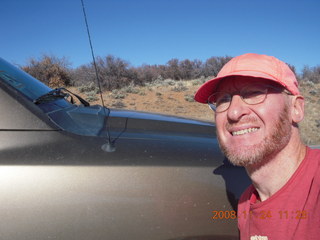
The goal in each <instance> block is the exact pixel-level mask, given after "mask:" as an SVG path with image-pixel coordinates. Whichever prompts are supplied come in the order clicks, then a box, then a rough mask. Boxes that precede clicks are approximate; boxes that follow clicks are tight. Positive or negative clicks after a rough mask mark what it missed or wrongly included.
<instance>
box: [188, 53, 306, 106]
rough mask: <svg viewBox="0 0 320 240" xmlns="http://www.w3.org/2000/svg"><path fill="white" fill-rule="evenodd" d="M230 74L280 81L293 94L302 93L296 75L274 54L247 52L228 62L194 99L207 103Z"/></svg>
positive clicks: (200, 89)
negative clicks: (273, 55)
mask: <svg viewBox="0 0 320 240" xmlns="http://www.w3.org/2000/svg"><path fill="white" fill-rule="evenodd" d="M230 76H247V77H252V78H256V80H257V81H259V79H261V78H264V79H268V80H271V81H274V82H277V83H279V84H280V85H282V86H283V87H285V88H286V89H287V90H289V91H290V92H291V93H292V94H293V95H300V92H299V89H298V81H297V79H296V76H295V74H294V73H293V72H292V71H291V69H290V68H289V67H288V65H287V64H285V63H284V62H282V61H280V60H279V59H277V58H275V57H272V56H267V55H260V54H255V53H247V54H244V55H240V56H238V57H234V58H232V59H231V60H230V61H229V62H228V63H226V64H225V65H224V66H223V68H222V69H221V70H220V72H219V73H218V75H217V77H215V78H214V79H211V80H209V81H208V82H206V83H204V84H203V85H202V86H201V87H200V88H199V90H198V91H197V92H196V94H195V97H194V99H195V100H196V101H197V102H200V103H207V100H208V97H209V96H210V95H212V94H213V93H214V92H215V91H216V88H217V86H218V84H219V83H220V81H221V80H223V79H224V78H226V77H230ZM239 79H240V78H239Z"/></svg>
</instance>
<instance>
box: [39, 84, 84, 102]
mask: <svg viewBox="0 0 320 240" xmlns="http://www.w3.org/2000/svg"><path fill="white" fill-rule="evenodd" d="M64 91H66V92H67V93H66V92H64ZM72 96H75V97H76V98H77V99H78V100H79V101H80V102H81V103H82V104H83V105H84V106H85V107H89V106H90V103H88V102H87V101H86V100H84V99H83V98H82V97H80V96H79V95H77V94H74V93H73V92H70V91H69V90H68V89H66V88H63V87H61V88H56V89H53V90H52V91H50V92H48V93H46V94H44V95H42V96H40V97H38V98H37V99H35V100H34V101H33V102H34V103H35V104H40V103H45V102H52V101H55V100H57V99H61V98H64V99H66V98H68V97H70V102H71V103H72V104H74V103H75V102H74V100H73V97H72Z"/></svg>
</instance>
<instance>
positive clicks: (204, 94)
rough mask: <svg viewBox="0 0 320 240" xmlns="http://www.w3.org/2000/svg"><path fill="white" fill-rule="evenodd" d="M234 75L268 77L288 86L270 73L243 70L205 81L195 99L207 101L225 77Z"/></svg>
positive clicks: (202, 101) (201, 101)
mask: <svg viewBox="0 0 320 240" xmlns="http://www.w3.org/2000/svg"><path fill="white" fill-rule="evenodd" d="M232 76H246V77H250V78H263V79H268V80H271V81H275V82H277V83H279V84H281V85H282V86H284V87H286V86H285V85H284V84H283V83H281V82H279V81H277V80H276V78H274V77H273V76H271V75H268V74H265V73H262V72H252V71H241V72H237V73H232V74H228V75H224V76H220V77H216V78H213V79H211V80H209V81H208V82H206V83H204V84H203V85H202V86H201V87H200V88H199V90H198V91H197V92H196V94H195V96H194V99H195V100H196V101H197V102H199V103H207V101H208V98H209V96H210V95H212V94H213V93H214V92H215V91H216V88H217V86H218V84H219V83H220V82H221V81H222V80H223V79H225V78H227V77H232Z"/></svg>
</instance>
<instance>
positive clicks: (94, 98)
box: [86, 91, 99, 102]
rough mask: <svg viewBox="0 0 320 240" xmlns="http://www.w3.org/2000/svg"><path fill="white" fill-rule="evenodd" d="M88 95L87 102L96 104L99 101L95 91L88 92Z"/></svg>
mask: <svg viewBox="0 0 320 240" xmlns="http://www.w3.org/2000/svg"><path fill="white" fill-rule="evenodd" d="M86 95H87V96H86V100H87V101H88V102H95V101H98V100H99V97H98V96H97V93H96V92H95V91H91V92H87V93H86Z"/></svg>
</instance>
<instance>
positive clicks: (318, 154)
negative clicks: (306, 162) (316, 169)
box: [307, 146, 320, 165]
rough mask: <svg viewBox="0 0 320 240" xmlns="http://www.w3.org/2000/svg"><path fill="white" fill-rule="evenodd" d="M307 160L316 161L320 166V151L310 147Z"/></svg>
mask: <svg viewBox="0 0 320 240" xmlns="http://www.w3.org/2000/svg"><path fill="white" fill-rule="evenodd" d="M319 147H320V146H319ZM307 158H309V159H314V160H315V161H316V162H317V163H318V165H320V149H319V148H314V147H308V154H307Z"/></svg>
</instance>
